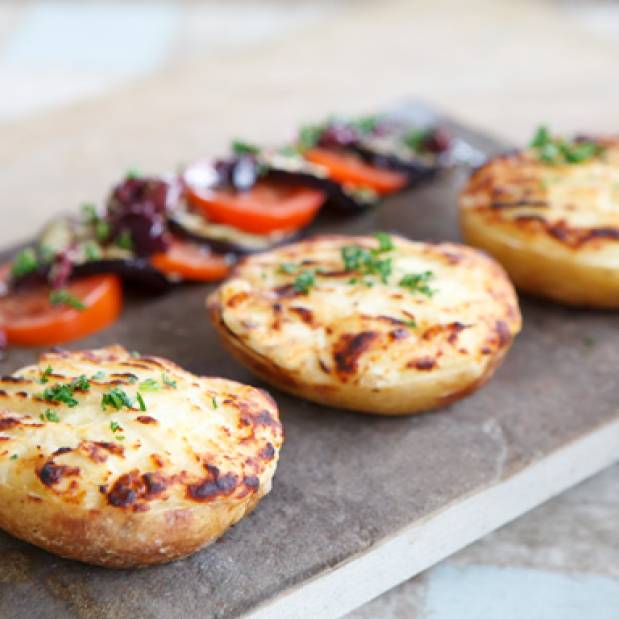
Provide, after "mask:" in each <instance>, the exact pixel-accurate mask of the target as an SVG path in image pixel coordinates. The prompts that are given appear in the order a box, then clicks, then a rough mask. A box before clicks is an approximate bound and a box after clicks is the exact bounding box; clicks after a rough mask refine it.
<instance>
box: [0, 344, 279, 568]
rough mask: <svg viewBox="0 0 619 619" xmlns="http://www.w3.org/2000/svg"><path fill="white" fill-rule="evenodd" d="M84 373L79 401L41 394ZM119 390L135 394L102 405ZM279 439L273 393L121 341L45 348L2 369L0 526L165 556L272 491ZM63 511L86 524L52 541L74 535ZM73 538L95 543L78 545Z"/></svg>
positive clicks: (74, 552)
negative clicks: (28, 361) (116, 527)
mask: <svg viewBox="0 0 619 619" xmlns="http://www.w3.org/2000/svg"><path fill="white" fill-rule="evenodd" d="M48 367H49V368H51V373H49V375H47V377H46V373H45V370H46V369H47V368H48ZM81 375H84V376H85V377H87V379H88V383H89V386H88V389H87V390H80V389H77V390H75V391H74V392H73V396H72V397H73V398H74V400H75V401H76V402H77V403H76V404H75V405H74V406H69V405H68V404H67V403H65V402H58V401H54V400H50V399H49V398H48V399H47V400H46V399H45V393H46V392H45V390H46V389H50V388H51V389H53V388H54V387H55V386H58V385H66V384H69V383H70V382H71V381H72V380H74V379H77V378H78V377H80V376H81ZM42 377H43V380H45V377H46V382H44V383H42V382H41V380H42ZM93 377H94V378H93ZM145 381H146V382H145ZM112 389H121V390H122V391H124V392H125V393H126V394H127V395H128V396H129V398H130V399H131V400H132V402H133V403H132V405H131V406H125V405H121V407H120V408H118V409H117V408H115V407H114V406H113V405H107V406H106V407H105V408H103V406H102V398H103V395H104V394H107V393H110V390H112ZM138 392H139V393H140V394H141V396H142V399H143V401H144V405H145V406H144V407H141V406H140V404H139V401H138V400H137V397H136V396H137V393H138ZM142 408H145V409H146V410H142ZM281 444H282V430H281V425H280V423H279V420H278V411H277V407H276V405H275V403H274V402H273V400H272V399H271V398H270V397H269V396H268V394H266V392H263V391H260V390H258V389H254V388H252V387H249V386H247V385H241V384H239V383H236V382H233V381H228V380H224V379H219V378H202V377H196V376H194V375H192V374H190V373H189V372H186V371H184V370H182V369H181V368H179V367H178V366H177V365H175V364H173V363H171V362H170V361H167V360H165V359H161V358H155V357H146V356H138V357H134V356H132V355H130V354H129V353H128V352H127V351H126V350H124V349H123V348H121V347H119V346H112V347H108V348H103V349H99V350H93V351H84V352H61V353H49V354H45V355H43V356H42V357H41V358H40V361H39V363H38V364H37V365H33V366H29V367H26V368H23V369H22V370H20V371H18V372H16V373H15V374H13V375H12V376H8V377H3V378H2V379H0V526H2V527H3V528H5V529H7V530H8V531H9V532H12V533H14V534H15V535H18V536H19V537H23V538H24V539H27V540H28V541H31V542H32V543H35V544H39V545H42V546H43V547H45V548H47V549H50V550H52V551H54V552H58V553H59V554H62V555H63V556H71V557H74V558H77V559H81V560H85V561H91V562H94V563H101V564H105V565H112V566H127V565H141V564H146V563H153V562H161V561H165V560H169V559H171V558H175V557H176V556H179V555H182V554H187V552H190V551H192V550H195V548H196V547H199V546H200V545H203V543H205V542H208V541H211V540H212V538H214V537H216V536H218V535H220V534H221V533H222V532H223V530H225V528H227V526H229V525H230V524H233V523H234V522H235V521H237V520H238V519H239V518H240V517H241V516H242V515H243V514H244V513H245V510H246V508H251V507H253V505H254V504H255V503H256V502H257V500H258V499H259V498H260V497H261V496H262V495H264V494H266V493H267V492H268V491H269V489H270V485H271V478H272V476H273V473H274V471H275V467H276V463H277V459H278V454H279V449H280V447H281ZM18 507H19V508H20V509H22V510H23V511H24V512H25V513H26V514H29V515H30V516H32V518H33V522H30V523H29V524H30V526H31V527H32V528H28V527H26V526H20V522H21V521H26V522H27V521H28V517H27V516H23V517H22V515H20V514H16V513H15V510H16V509H17V508H18ZM59 514H63V515H64V516H66V517H67V518H71V519H73V520H78V521H80V522H81V525H80V526H81V529H80V530H81V531H82V532H81V533H80V534H79V535H77V534H76V536H75V539H71V538H69V539H65V540H64V543H60V544H55V543H54V540H56V541H57V540H59V539H61V538H62V537H63V535H65V537H66V534H67V531H65V532H64V534H63V532H62V531H60V530H58V529H59V527H60V526H61V524H60V523H61V521H60V520H59V519H58V516H59ZM170 514H174V515H175V517H174V518H182V519H184V520H185V521H186V524H187V526H186V529H185V530H182V528H179V527H178V524H176V525H175V524H174V519H173V520H170ZM222 514H227V515H228V516H229V517H227V518H224V517H223V516H222ZM39 516H40V517H39ZM212 519H215V520H216V522H210V521H211V520H212ZM35 520H36V522H34V521H35ZM209 522H210V524H209ZM106 523H109V524H110V525H112V524H113V523H117V524H118V523H123V526H125V527H127V526H130V528H131V530H132V532H133V534H134V536H135V537H136V538H137V539H136V540H134V542H132V543H129V542H127V540H124V539H123V535H122V534H121V535H120V536H119V537H118V539H117V541H118V542H119V543H118V544H115V542H114V538H115V534H114V532H109V531H107V532H106V535H109V538H108V539H107V540H103V539H100V537H101V535H100V534H103V532H104V530H105V529H106V527H107V525H106ZM127 523H130V524H129V525H128V524H127ZM155 523H156V524H155ZM166 523H167V524H166ZM65 525H66V523H65ZM211 525H212V526H211ZM89 527H90V529H91V530H89ZM155 529H156V530H155ZM95 530H97V531H96V534H95ZM118 533H121V532H118ZM80 536H81V537H83V538H85V539H78V538H79V537H80ZM185 536H187V537H185ZM198 538H200V539H198ZM74 541H75V542H78V541H79V542H81V543H85V542H86V543H87V544H88V545H89V547H88V548H84V550H83V551H80V550H79V548H77V549H76V548H74V543H73V542H74ZM136 541H139V543H140V545H141V548H140V549H139V550H137V551H136V549H134V548H133V547H132V544H133V545H135V543H136ZM99 545H102V547H99ZM116 546H118V547H116ZM189 546H191V548H189ZM138 555H139V558H136V557H137V556H138Z"/></svg>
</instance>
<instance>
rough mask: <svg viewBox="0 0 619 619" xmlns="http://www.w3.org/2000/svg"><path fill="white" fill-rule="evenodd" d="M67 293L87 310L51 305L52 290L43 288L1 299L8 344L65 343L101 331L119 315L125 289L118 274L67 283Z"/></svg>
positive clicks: (1, 320) (0, 328) (0, 313)
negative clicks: (50, 295) (123, 289)
mask: <svg viewBox="0 0 619 619" xmlns="http://www.w3.org/2000/svg"><path fill="white" fill-rule="evenodd" d="M3 271H4V270H3ZM0 278H1V276H0ZM65 290H66V292H67V293H68V294H69V295H71V297H72V298H74V299H77V300H79V301H80V302H81V304H82V305H83V306H84V309H74V308H72V307H69V306H67V305H52V304H51V303H50V301H49V294H50V289H49V288H48V287H47V286H43V285H42V286H37V287H34V288H24V289H23V290H13V291H11V292H9V293H7V294H6V295H4V296H0V331H4V333H5V334H6V338H7V341H8V343H9V344H21V345H25V346H51V345H53V344H62V343H64V342H70V341H71V340H77V339H79V338H82V337H86V336H87V335H90V334H91V333H95V332H96V331H100V330H101V329H104V328H105V327H107V326H108V325H110V324H111V323H113V322H114V321H115V320H116V319H117V318H118V316H119V315H120V312H121V309H122V286H121V284H120V279H119V278H118V277H117V276H116V275H92V276H90V277H84V278H82V279H78V280H75V281H74V282H70V283H69V284H67V286H66V287H65Z"/></svg>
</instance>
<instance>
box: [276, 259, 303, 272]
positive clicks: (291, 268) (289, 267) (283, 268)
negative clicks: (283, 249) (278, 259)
mask: <svg viewBox="0 0 619 619" xmlns="http://www.w3.org/2000/svg"><path fill="white" fill-rule="evenodd" d="M298 271H299V265H298V264H295V263H294V262H282V263H281V264H280V265H279V266H278V267H277V272H278V273H286V274H287V275H291V274H293V273H297V272H298Z"/></svg>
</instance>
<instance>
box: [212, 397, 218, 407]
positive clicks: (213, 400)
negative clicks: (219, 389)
mask: <svg viewBox="0 0 619 619" xmlns="http://www.w3.org/2000/svg"><path fill="white" fill-rule="evenodd" d="M211 406H212V407H213V408H214V409H215V408H219V404H217V398H216V397H215V396H213V397H212V398H211Z"/></svg>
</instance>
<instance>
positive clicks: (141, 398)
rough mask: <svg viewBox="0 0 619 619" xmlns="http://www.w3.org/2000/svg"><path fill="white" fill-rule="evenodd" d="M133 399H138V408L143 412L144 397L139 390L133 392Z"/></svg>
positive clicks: (144, 406)
mask: <svg viewBox="0 0 619 619" xmlns="http://www.w3.org/2000/svg"><path fill="white" fill-rule="evenodd" d="M135 399H136V400H137V401H138V404H139V405H140V410H141V411H142V412H144V411H145V410H146V403H145V402H144V398H143V397H142V394H141V393H140V392H139V391H138V392H137V393H136V394H135Z"/></svg>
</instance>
